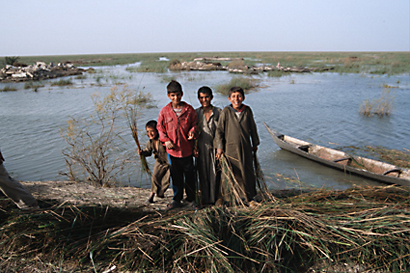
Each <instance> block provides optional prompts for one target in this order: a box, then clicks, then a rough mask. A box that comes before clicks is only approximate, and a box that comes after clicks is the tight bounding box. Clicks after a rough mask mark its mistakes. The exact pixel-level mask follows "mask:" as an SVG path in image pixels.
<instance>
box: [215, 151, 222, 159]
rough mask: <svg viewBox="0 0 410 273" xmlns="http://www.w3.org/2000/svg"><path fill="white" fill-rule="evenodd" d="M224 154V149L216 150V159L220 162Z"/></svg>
mask: <svg viewBox="0 0 410 273" xmlns="http://www.w3.org/2000/svg"><path fill="white" fill-rule="evenodd" d="M223 153H224V150H222V149H216V155H215V158H216V160H219V158H220V157H221V155H222V154H223Z"/></svg>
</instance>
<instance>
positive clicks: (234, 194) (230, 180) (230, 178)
mask: <svg viewBox="0 0 410 273" xmlns="http://www.w3.org/2000/svg"><path fill="white" fill-rule="evenodd" d="M219 162H220V165H221V172H222V173H221V194H222V196H223V198H224V200H225V201H228V202H229V203H230V205H232V206H234V205H238V206H242V207H245V203H244V201H245V200H244V199H245V197H246V193H245V191H244V189H242V187H241V186H240V185H239V184H238V182H237V181H236V179H235V175H234V173H233V171H232V168H231V166H230V164H229V161H228V160H227V159H226V156H225V155H224V154H222V155H221V157H220V158H219Z"/></svg>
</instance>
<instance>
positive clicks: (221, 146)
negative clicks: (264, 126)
mask: <svg viewBox="0 0 410 273" xmlns="http://www.w3.org/2000/svg"><path fill="white" fill-rule="evenodd" d="M228 99H229V101H230V102H231V104H230V105H228V106H226V107H225V108H224V109H223V110H222V113H221V115H220V117H219V122H218V127H217V129H216V133H215V139H214V145H215V147H216V148H217V154H216V159H217V160H219V158H220V157H221V155H222V154H223V153H224V154H225V157H226V159H227V161H228V164H229V166H230V167H231V168H232V172H233V174H234V177H235V180H236V182H237V183H235V185H236V187H237V189H236V191H237V192H238V193H239V194H240V196H241V199H242V200H244V201H245V202H253V198H254V197H255V195H256V180H255V179H256V178H255V170H254V165H253V156H254V153H256V151H257V149H258V145H259V143H260V141H259V136H258V132H257V128H256V123H255V120H254V117H253V112H252V110H251V108H250V107H249V106H247V105H245V104H243V101H244V100H245V93H244V91H243V89H242V88H241V87H237V86H236V87H232V88H231V89H230V90H229V97H228ZM221 187H222V190H221V192H222V194H223V193H224V192H225V191H224V189H223V187H224V185H221ZM223 198H224V196H221V198H218V201H217V205H220V204H221V202H223V201H224V200H223Z"/></svg>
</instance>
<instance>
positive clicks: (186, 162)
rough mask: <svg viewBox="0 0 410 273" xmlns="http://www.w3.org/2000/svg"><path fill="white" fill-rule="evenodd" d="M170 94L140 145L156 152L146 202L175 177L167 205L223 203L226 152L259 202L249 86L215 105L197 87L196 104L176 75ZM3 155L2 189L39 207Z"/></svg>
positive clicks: (239, 181) (246, 194)
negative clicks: (247, 101) (247, 99)
mask: <svg viewBox="0 0 410 273" xmlns="http://www.w3.org/2000/svg"><path fill="white" fill-rule="evenodd" d="M167 94H168V98H169V99H170V100H171V102H170V103H168V104H167V105H166V106H165V107H163V108H162V109H161V111H160V113H159V116H158V122H157V121H155V120H151V121H149V122H148V123H147V124H146V126H145V129H146V133H147V136H148V137H149V142H148V144H147V146H146V148H145V149H140V150H139V151H138V152H139V153H140V154H141V155H144V156H150V155H152V154H154V157H155V165H154V169H153V172H152V179H151V194H150V196H149V198H148V200H147V201H146V203H147V204H149V203H153V202H154V197H155V195H156V196H157V197H159V198H164V197H165V195H164V194H165V191H166V190H167V189H168V187H169V186H170V180H171V178H172V189H173V192H174V196H173V199H172V202H170V203H169V204H168V205H167V207H168V209H173V208H177V207H180V206H182V203H181V202H182V201H186V202H188V203H189V204H190V205H191V206H192V207H195V208H196V207H198V205H201V204H203V205H206V204H216V205H218V206H219V205H222V204H223V203H224V201H225V200H224V199H225V196H224V193H225V192H227V189H224V187H226V186H225V185H222V183H220V180H221V179H220V177H221V169H220V167H219V164H218V161H219V159H220V158H221V157H222V156H223V155H225V158H226V161H227V162H228V165H229V166H230V168H231V170H232V172H233V175H234V178H235V180H236V183H235V184H234V187H237V189H235V190H236V192H238V193H239V194H240V197H241V199H242V200H243V201H244V202H245V203H246V202H249V203H250V202H254V200H253V199H254V197H255V195H256V183H255V172H254V166H253V156H254V155H253V153H255V152H256V150H257V147H258V145H259V137H258V133H257V128H256V124H255V120H254V117H253V113H252V110H251V108H250V107H249V106H247V105H245V104H243V101H244V100H245V93H244V90H243V89H242V88H240V87H233V88H231V89H230V91H229V97H228V100H229V102H230V103H231V104H230V105H228V106H226V107H225V108H224V109H223V110H222V109H221V108H218V107H216V106H213V105H212V99H213V94H212V90H211V88H209V87H207V86H203V87H201V88H199V90H198V100H199V102H200V104H201V107H199V108H197V109H194V108H193V107H192V106H191V105H190V104H188V103H186V102H184V101H182V96H183V94H184V93H183V91H182V86H181V84H180V83H179V82H177V81H171V82H170V83H169V84H168V85H167ZM194 160H195V164H194ZM3 161H4V158H3V157H2V155H1V152H0V190H1V191H2V192H3V193H4V194H5V195H6V196H8V197H10V198H11V199H12V200H13V201H14V202H15V203H16V205H17V206H18V207H19V208H38V204H37V201H36V200H35V199H34V198H33V196H32V195H31V194H30V193H29V192H28V191H27V190H26V189H25V188H24V187H23V186H22V185H21V184H20V183H19V182H18V181H17V180H15V179H13V178H12V177H10V176H9V174H8V173H7V171H6V169H5V168H4V166H3ZM184 192H185V194H186V199H184V200H183V196H184ZM197 192H200V193H201V194H200V195H198V194H197ZM198 197H199V198H198Z"/></svg>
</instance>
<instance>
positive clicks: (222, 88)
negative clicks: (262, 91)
mask: <svg viewBox="0 0 410 273" xmlns="http://www.w3.org/2000/svg"><path fill="white" fill-rule="evenodd" d="M258 82H259V80H257V79H253V78H244V77H234V78H232V79H231V80H230V82H229V83H227V84H222V85H218V86H217V87H216V88H215V89H216V92H218V93H220V94H222V95H225V96H228V95H229V89H231V88H232V87H234V86H239V87H242V89H243V90H244V91H245V93H248V92H249V91H250V90H252V89H254V88H256V87H257V86H258Z"/></svg>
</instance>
